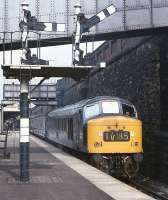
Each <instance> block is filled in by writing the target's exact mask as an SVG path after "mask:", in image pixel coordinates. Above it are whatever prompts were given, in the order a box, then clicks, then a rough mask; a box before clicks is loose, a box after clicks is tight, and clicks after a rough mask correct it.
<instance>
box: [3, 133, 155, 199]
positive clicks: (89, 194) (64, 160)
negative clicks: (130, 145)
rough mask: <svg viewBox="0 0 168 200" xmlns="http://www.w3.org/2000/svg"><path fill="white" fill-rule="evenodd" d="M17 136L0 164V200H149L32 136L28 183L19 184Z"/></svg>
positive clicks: (10, 142) (14, 136)
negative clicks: (7, 157) (9, 157)
mask: <svg viewBox="0 0 168 200" xmlns="http://www.w3.org/2000/svg"><path fill="white" fill-rule="evenodd" d="M18 145H19V144H18V134H17V135H15V134H13V135H12V136H10V137H9V150H10V152H12V155H11V159H10V160H0V199H2V200H92V199H93V200H112V199H115V200H152V199H153V198H152V197H149V196H147V195H145V194H143V193H141V192H140V191H137V190H136V189H134V188H131V187H130V186H127V185H126V184H124V183H121V182H120V181H118V180H116V179H115V178H113V177H111V176H109V175H107V174H105V173H103V172H101V171H99V170H97V169H95V168H94V167H92V166H90V165H88V164H86V163H84V162H83V161H81V160H79V159H77V158H74V157H72V156H71V155H68V154H66V153H65V152H62V151H61V150H59V149H57V148H56V147H54V146H52V145H50V144H48V143H46V142H44V141H42V140H40V139H38V138H36V137H34V136H31V155H30V160H31V162H30V182H29V183H20V182H19V181H18V177H19V159H18V158H19V154H18V152H19V148H18Z"/></svg>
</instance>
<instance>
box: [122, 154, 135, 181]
mask: <svg viewBox="0 0 168 200" xmlns="http://www.w3.org/2000/svg"><path fill="white" fill-rule="evenodd" d="M123 170H124V173H125V174H126V175H127V176H128V177H129V179H132V178H134V177H135V176H136V174H137V172H138V171H139V163H138V162H136V161H134V160H133V159H132V158H131V157H130V156H127V157H125V158H124V160H123Z"/></svg>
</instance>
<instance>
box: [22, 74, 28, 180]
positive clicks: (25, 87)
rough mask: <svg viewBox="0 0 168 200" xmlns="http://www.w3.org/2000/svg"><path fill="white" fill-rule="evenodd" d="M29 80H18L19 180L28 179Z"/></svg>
mask: <svg viewBox="0 0 168 200" xmlns="http://www.w3.org/2000/svg"><path fill="white" fill-rule="evenodd" d="M28 86H29V80H28V79H26V78H22V79H21V80H20V87H21V89H20V181H23V182H27V181H29V137H30V136H29V101H28Z"/></svg>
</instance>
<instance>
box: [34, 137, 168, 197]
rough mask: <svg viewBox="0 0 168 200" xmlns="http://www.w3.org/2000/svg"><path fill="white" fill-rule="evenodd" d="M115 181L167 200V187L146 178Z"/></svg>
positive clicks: (75, 155) (83, 157) (66, 149)
mask: <svg viewBox="0 0 168 200" xmlns="http://www.w3.org/2000/svg"><path fill="white" fill-rule="evenodd" d="M33 135H34V134H33ZM35 136H36V137H39V138H41V139H43V140H46V139H44V138H42V137H40V136H37V135H35ZM46 141H47V142H49V143H50V144H53V145H54V146H56V147H57V148H61V149H62V150H63V151H65V152H67V153H69V154H71V155H73V156H74V157H77V158H78V159H81V160H82V161H84V162H87V163H88V164H91V163H90V160H88V157H87V156H84V155H83V156H81V154H79V153H76V152H74V151H73V150H71V149H69V148H67V147H65V146H62V145H60V144H59V145H58V144H56V143H54V142H52V141H51V140H48V139H47V140H46ZM94 167H95V166H94ZM104 172H105V171H104ZM105 173H107V172H105ZM115 178H116V177H115ZM117 179H119V180H120V181H122V182H124V183H126V184H128V185H130V186H131V187H134V188H136V189H137V190H140V191H142V192H144V193H145V194H148V195H150V196H152V197H154V198H155V199H158V200H168V186H167V188H166V185H164V187H165V190H162V189H161V188H160V185H159V182H158V184H155V183H154V182H153V181H152V180H150V179H148V178H146V177H144V176H142V175H140V176H138V179H135V180H128V179H122V178H117ZM151 185H152V186H151ZM166 190H167V191H166Z"/></svg>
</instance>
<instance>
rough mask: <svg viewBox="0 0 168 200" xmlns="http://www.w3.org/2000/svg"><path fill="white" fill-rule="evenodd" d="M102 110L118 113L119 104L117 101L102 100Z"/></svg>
mask: <svg viewBox="0 0 168 200" xmlns="http://www.w3.org/2000/svg"><path fill="white" fill-rule="evenodd" d="M102 111H103V113H104V114H110V113H111V114H118V113H119V104H118V102H117V101H104V102H102Z"/></svg>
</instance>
